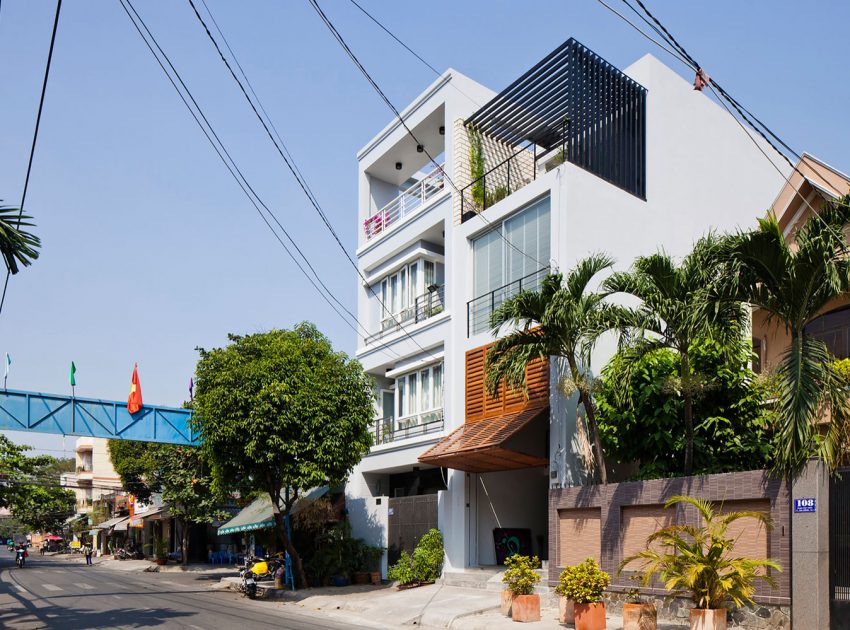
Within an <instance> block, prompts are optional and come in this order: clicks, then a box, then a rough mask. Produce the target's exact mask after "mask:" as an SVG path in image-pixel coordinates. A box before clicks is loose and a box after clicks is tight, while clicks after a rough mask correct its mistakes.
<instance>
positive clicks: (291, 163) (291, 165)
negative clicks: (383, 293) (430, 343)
mask: <svg viewBox="0 0 850 630" xmlns="http://www.w3.org/2000/svg"><path fill="white" fill-rule="evenodd" d="M189 4H190V6H191V7H192V10H193V11H194V13H195V17H196V18H197V19H198V21H199V22H200V24H201V26H202V27H203V29H204V31H205V33H206V34H207V37H208V39H209V40H210V42H211V43H212V44H213V46H214V47H215V49H216V52H217V53H218V55H219V57H220V58H221V60H222V62H223V63H224V65H225V67H226V68H227V70H228V71H229V72H230V75H231V77H232V78H233V80H234V81H236V83H237V85H238V86H239V89H240V90H241V92H242V95H243V96H244V97H245V99H246V100H247V101H248V104H249V105H250V106H251V109H252V111H253V112H254V115H255V116H256V117H257V119H258V120H259V121H260V124H261V125H262V127H263V129H264V130H265V132H266V135H267V136H268V138H269V140H271V142H272V144H273V145H274V146H275V148H276V149H277V152H278V154H279V155H280V157H281V158H282V159H283V161H284V163H285V164H286V166H287V168H288V169H289V171H290V173H291V174H292V176H293V177H294V178H295V180H296V182H297V183H298V185H299V186H300V188H301V190H302V192H303V193H304V195H305V196H306V197H307V199H308V201H309V202H310V204H311V205H312V206H313V208H314V209H315V210H316V212H317V213H318V214H319V217H320V218H321V219H322V222H323V223H324V225H325V227H326V228H327V229H328V230H329V231H330V233H331V235H332V236H333V238H334V240H335V241H336V243H337V245H338V246H339V248H340V249H341V250H342V252H343V254H344V255H345V257H346V259H347V260H348V262H349V263H350V264H351V265H352V267H353V268H354V269H355V271H356V272H357V274H358V276H360V279H361V281H362V283H363V286H364V287H366V288H367V290H368V291H369V292H371V293H372V295H373V296H374V297H375V298H376V299H377V300H378V302H379V303H380V305H381V307H382V308H383V310H384V312H385V313H389V314H390V317H392V319H393V320H394V323H395V325H396V326H397V327H398V328H399V330H401V331H402V332H403V333H404V334H405V336H406V337H407V338H408V339H410V340H411V341H412V342H413V343H414V344H415V345H416V346H417V347H418V348H419V349H420V350H421V351H422V352H423V353H425V354H427V355H428V356H429V357H431V358H435V355H434V354H433V353H431V352H429V351H428V350H426V349H425V348H424V347H422V345H421V344H420V343H419V341H417V340H416V338H414V337H413V336H412V335H411V334H410V332H409V331H408V330H407V329H406V327H405V326H404V324H403V323H402V321H401V320H400V319H399V317H398V316H397V315H396V314H394V313H392V311H391V310H390V309H389V308H388V307H387V305H386V304H385V303H384V301H383V300H382V299H381V298H380V297H379V296H378V294H377V292H376V291H375V289H374V288H372V286H371V285H370V284H369V282H368V281H367V279H366V277H365V276H364V275H363V273H362V272H361V271H360V269H359V267H358V266H357V262H356V261H355V260H354V259H353V258H352V257H351V255H350V254H349V253H348V250H347V249H346V248H345V246H344V245H343V243H342V240H341V238H340V236H339V234H338V233H337V232H336V230H335V229H334V227H333V225H332V224H331V222H330V220H329V219H328V217H327V214H326V213H325V212H324V210H323V209H322V207H321V205H320V204H319V202H318V199H317V198H316V196H315V195H314V194H313V192H312V190H311V189H310V187H309V185H308V184H307V181H306V178H304V176H303V175H302V173H301V171H300V169H298V167H297V165H296V164H295V160H294V159H293V158H292V155H291V153H290V152H289V150H288V149H287V148H286V145H285V144H284V143H283V141H282V140H281V139H280V134H277V136H278V137H277V138H275V136H274V135H273V134H272V132H271V130H270V129H269V124H271V119H269V124H266V121H265V120H264V119H263V116H261V115H260V112H259V111H258V109H257V106H256V105H255V104H254V102H253V101H252V100H251V97H250V96H249V95H248V90H246V88H245V85H243V83H242V81H241V80H240V78H239V77H238V76H237V74H236V72H235V71H234V70H233V67H232V66H231V65H230V62H229V61H228V60H227V57H225V55H224V53H223V52H222V50H221V47H220V46H219V45H218V42H217V41H216V39H215V37H214V36H213V34H212V32H211V31H210V29H209V26H207V24H206V22H205V20H204V18H203V17H202V16H201V14H200V12H199V11H198V8H197V6H196V5H195V3H194V2H193V0H189ZM205 6H206V5H205ZM206 8H207V12H208V13H209V7H206ZM210 16H211V17H212V14H211V13H210ZM213 21H214V19H213ZM227 47H228V50H229V51H230V53H231V55H232V56H233V58H234V61H235V62H236V63H237V66H238V67H239V68H240V70H242V67H241V64H239V63H238V60H236V56H235V54H234V53H233V49H232V48H230V46H229V45H228V46H227ZM242 73H243V75H244V70H242ZM247 83H248V81H247V77H246V84H247ZM251 91H252V93H254V97H255V98H256V99H257V102H258V104H259V106H260V108H261V109H263V111H264V112H265V109H264V108H263V107H262V103H261V102H260V101H259V99H258V98H257V97H256V92H254V91H253V89H252V90H251ZM266 117H268V114H266ZM272 126H273V125H272ZM275 131H276V132H277V130H275ZM279 140H280V142H279ZM287 156H289V157H288V158H287ZM368 334H369V333H368V332H367V336H368ZM393 353H394V354H396V356H397V357H398V356H399V355H398V354H397V353H395V352H393Z"/></svg>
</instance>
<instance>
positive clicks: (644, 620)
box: [623, 575, 658, 630]
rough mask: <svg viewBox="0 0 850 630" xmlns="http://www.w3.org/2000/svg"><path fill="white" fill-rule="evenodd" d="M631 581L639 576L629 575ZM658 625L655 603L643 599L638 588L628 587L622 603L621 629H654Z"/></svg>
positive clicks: (636, 579)
mask: <svg viewBox="0 0 850 630" xmlns="http://www.w3.org/2000/svg"><path fill="white" fill-rule="evenodd" d="M629 579H630V580H632V581H638V580H639V579H640V578H638V577H637V576H634V575H633V576H631V577H630V578H629ZM657 627H658V611H657V610H656V609H655V604H653V603H652V602H646V601H644V600H643V598H642V597H641V594H640V589H639V588H637V587H634V588H630V589H629V590H628V591H626V601H625V602H624V603H623V630H656V628H657Z"/></svg>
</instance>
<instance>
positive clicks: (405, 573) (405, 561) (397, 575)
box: [387, 551, 419, 590]
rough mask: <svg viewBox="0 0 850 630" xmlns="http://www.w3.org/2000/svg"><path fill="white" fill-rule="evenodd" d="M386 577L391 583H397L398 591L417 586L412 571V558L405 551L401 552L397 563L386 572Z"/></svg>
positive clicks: (414, 574)
mask: <svg viewBox="0 0 850 630" xmlns="http://www.w3.org/2000/svg"><path fill="white" fill-rule="evenodd" d="M387 577H388V578H389V579H390V580H392V581H393V582H398V589H399V590H402V589H405V588H411V587H412V586H419V583H418V582H417V580H416V573H415V572H414V570H413V558H412V557H411V556H410V554H409V553H407V551H402V552H401V555H400V556H399V559H398V562H396V563H395V564H394V565H392V566H391V567H390V568H389V569H388V570H387Z"/></svg>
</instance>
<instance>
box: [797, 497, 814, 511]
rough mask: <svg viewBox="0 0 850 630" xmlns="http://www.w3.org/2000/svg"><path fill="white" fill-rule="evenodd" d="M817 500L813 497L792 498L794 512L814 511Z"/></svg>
mask: <svg viewBox="0 0 850 630" xmlns="http://www.w3.org/2000/svg"><path fill="white" fill-rule="evenodd" d="M816 511H817V502H816V501H815V499H814V498H811V497H807V498H803V499H794V512H795V513H800V512H816Z"/></svg>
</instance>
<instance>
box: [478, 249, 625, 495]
mask: <svg viewBox="0 0 850 630" xmlns="http://www.w3.org/2000/svg"><path fill="white" fill-rule="evenodd" d="M613 263H614V261H613V260H612V259H611V258H610V257H608V256H606V255H604V254H594V255H592V256H589V257H588V258H585V259H584V260H582V261H580V262H579V263H578V264H577V265H576V267H575V268H574V269H572V270H570V271H569V272H568V273H567V274H566V275H563V274H559V273H558V274H550V275H548V276H547V277H546V278H544V280H543V283H542V286H541V288H540V291H536V292H535V291H524V292H522V293H520V294H519V295H516V296H514V297H512V298H509V299H507V300H505V301H504V302H503V303H502V305H501V306H499V308H497V309H496V311H495V312H494V313H493V315H492V317H491V319H490V326H491V327H492V329H493V333H494V335H497V334H498V333H499V331H500V330H501V329H502V327H503V326H505V325H508V326H510V327H511V332H509V333H508V334H507V335H505V336H504V337H502V338H501V339H499V340H497V341H496V343H495V344H494V345H493V346H492V348H491V349H490V350H489V352H488V353H487V387H488V389H489V390H490V392H492V393H495V392H496V391H497V390H498V388H499V385H500V384H501V383H502V382H505V383H506V384H507V385H508V387H512V388H519V387H522V388H525V387H526V382H525V376H526V367H527V366H528V364H529V363H531V362H532V361H534V360H535V359H548V358H549V357H551V356H554V357H561V358H563V359H565V360H566V362H567V365H568V366H569V370H570V380H571V382H572V384H573V385H574V386H575V388H576V389H577V390H578V396H579V400H580V402H581V404H582V406H583V407H584V411H585V417H586V418H587V426H588V435H589V436H590V439H591V443H592V448H593V451H594V453H593V455H594V459H595V464H596V469H597V470H598V472H599V478H600V480H601V481H602V483H607V482H608V473H607V471H606V466H605V454H604V453H603V450H602V443H601V441H600V436H599V428H598V427H597V422H596V407H595V404H594V401H593V394H592V386H591V379H590V377H589V374H590V371H589V370H590V351H591V349H592V347H593V343H594V342H595V341H596V339H597V337H598V335H599V334H600V333H601V332H603V331H604V330H605V329H606V327H607V324H606V323H605V322H606V321H607V315H608V314H609V313H610V312H611V310H612V309H611V307H610V306H609V305H606V304H605V302H604V299H605V294H604V293H600V292H594V291H591V290H589V288H588V287H589V285H590V283H591V282H592V281H593V278H594V277H595V276H596V275H597V274H599V273H601V272H602V271H605V270H606V269H609V268H610V267H611V266H612V265H613Z"/></svg>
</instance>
